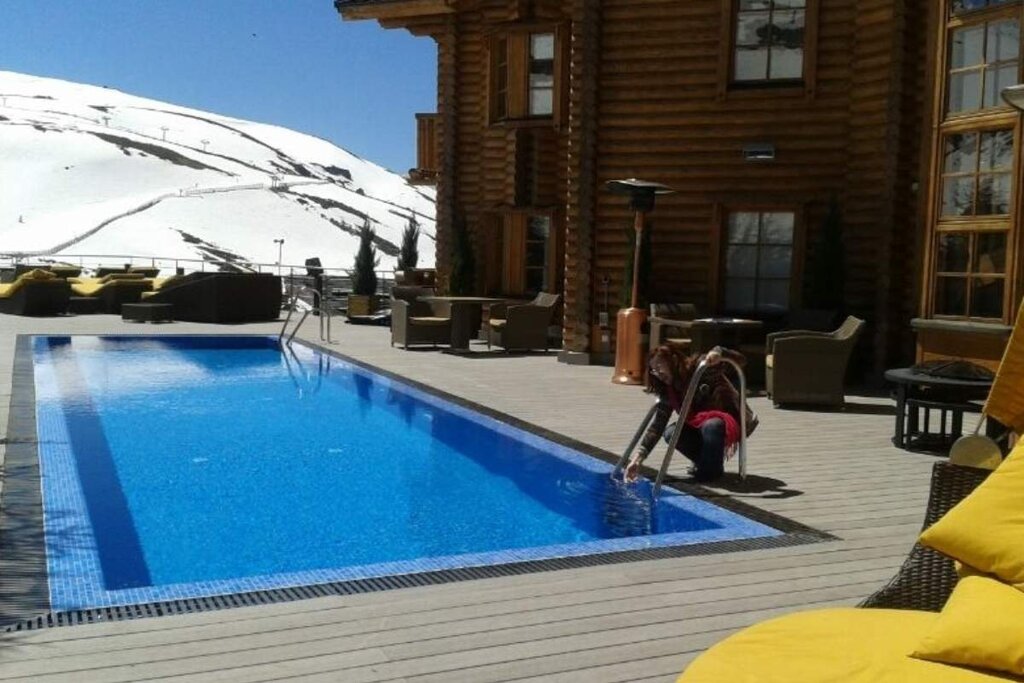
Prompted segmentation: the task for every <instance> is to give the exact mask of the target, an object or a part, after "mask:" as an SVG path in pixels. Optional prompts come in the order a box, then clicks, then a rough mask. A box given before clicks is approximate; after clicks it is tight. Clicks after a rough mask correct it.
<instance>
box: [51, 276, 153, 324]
mask: <svg viewBox="0 0 1024 683" xmlns="http://www.w3.org/2000/svg"><path fill="white" fill-rule="evenodd" d="M68 282H70V283H71V293H72V295H74V296H75V297H83V298H92V299H96V300H98V301H99V304H98V310H100V311H101V312H103V313H114V314H116V315H120V313H121V304H137V303H139V302H140V301H141V300H142V294H143V293H144V292H148V291H149V290H150V289H152V288H153V285H152V283H151V282H150V281H149V280H146V279H145V278H144V277H143V276H142V274H141V273H125V272H120V273H107V274H106V275H104V276H103V277H101V278H68Z"/></svg>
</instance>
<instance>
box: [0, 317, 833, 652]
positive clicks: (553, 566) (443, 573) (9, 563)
mask: <svg viewBox="0 0 1024 683" xmlns="http://www.w3.org/2000/svg"><path fill="white" fill-rule="evenodd" d="M35 336H53V335H18V337H17V342H16V345H15V359H14V368H15V372H14V381H13V385H12V395H11V405H10V419H9V428H8V444H9V445H8V453H7V463H6V465H5V469H6V473H7V476H6V479H5V485H4V490H3V497H2V499H0V503H2V505H0V628H2V629H3V630H4V631H7V632H11V631H23V630H34V629H39V628H48V627H54V626H70V625H76V624H84V623H98V622H107V621H117V620H121V619H135V618H142V617H150V616H163V615H168V614H183V613H190V612H200V611H208V610H216V609H226V608H232V607H241V606H251V605H262V604H271V603H278V602H290V601H294V600H301V599H308V598H314V597H323V596H328V595H350V594H356V593H369V592H378V591H383V590H391V589H396V588H409V587H414V586H427V585H436V584H442V583H451V582H456V581H465V580H470V579H483V578H496V577H501V576H514V575H521V574H529V573H537V572H545V571H556V570H561V569H577V568H583V567H591V566H598V565H605V564H619V563H628V562H638V561H644V560H654V559H665V558H675V557H686V556H694V555H711V554H720V553H729V552H742V551H746V550H758V549H768V548H779V547H786V546H794V545H804V544H809V543H817V542H824V541H832V540H838V539H837V537H835V536H833V535H831V534H828V533H825V532H822V531H819V530H817V529H813V528H811V527H809V526H806V525H804V524H800V523H799V522H795V521H793V520H791V519H788V518H786V517H782V516H780V515H777V514H774V513H771V512H767V511H765V510H762V509H761V508H758V507H755V506H753V505H750V504H748V503H745V502H743V501H740V500H737V499H735V498H733V497H731V496H728V495H722V494H720V493H717V492H714V491H711V490H709V489H707V488H705V487H703V486H700V485H697V484H694V483H691V482H688V481H686V480H680V479H676V478H671V477H670V478H668V479H666V480H665V485H666V486H668V487H670V488H672V489H674V490H676V491H679V492H681V493H684V494H688V495H692V496H694V497H695V498H698V499H700V500H703V501H706V502H709V503H711V504H713V505H716V506H718V507H720V508H722V509H725V510H727V511H730V512H733V513H736V514H738V515H742V516H743V517H746V518H747V519H750V520H752V521H754V522H759V523H761V524H765V525H767V526H769V527H772V528H774V529H776V530H777V531H779V532H781V533H780V534H779V535H776V536H768V537H759V538H747V539H738V540H729V541H711V542H704V543H698V544H692V545H681V546H670V547H658V548H645V549H639V550H619V551H611V552H600V553H595V554H592V555H582V556H572V557H560V558H551V559H539V560H524V561H516V562H509V563H503V564H495V565H489V566H477V567H463V568H454V569H442V570H432V571H424V572H417V573H408V574H397V575H392V576H385V577H377V578H365V579H348V580H341V581H334V582H328V583H319V584H313V585H308V586H298V587H286V588H273V589H266V590H256V591H249V592H243V593H232V594H224V595H215V596H209V597H198V598H183V599H175V600H166V601H160V602H148V603H140V604H133V605H124V606H110V607H96V608H89V609H81V610H71V611H65V612H53V611H51V610H50V604H49V590H48V584H47V563H46V553H45V543H44V534H43V511H42V495H41V485H40V478H39V457H38V436H37V431H36V412H35V409H36V406H35V384H34V369H33V356H32V339H33V337H35ZM58 336H63V337H68V336H70V337H74V336H89V337H95V336H116V337H139V338H151V337H154V336H159V337H253V338H267V336H268V335H265V334H181V335H177V334H171V335H152V334H137V335H132V334H127V335H126V334H115V335H91V334H90V335H58ZM296 341H300V342H301V344H302V345H303V346H305V347H307V348H310V349H312V350H313V351H315V352H319V353H324V354H327V355H330V356H332V357H334V358H337V359H338V360H340V361H343V362H345V363H349V364H351V365H353V366H356V367H358V368H360V369H362V370H364V371H367V372H372V373H374V374H377V375H380V376H382V377H384V378H386V379H388V380H390V381H393V382H398V383H400V384H404V385H407V386H409V387H411V388H413V389H415V390H418V391H422V392H424V393H427V394H429V395H431V396H433V397H436V398H437V399H439V400H442V401H447V402H449V403H451V404H453V405H456V406H458V407H461V408H464V409H467V410H472V411H475V412H477V413H480V414H481V415H483V416H485V417H488V418H491V419H493V420H496V421H498V422H500V423H503V424H506V425H508V426H510V427H512V428H514V429H520V430H522V431H524V432H526V433H527V434H531V435H535V436H537V437H539V438H542V439H546V440H549V441H551V442H553V443H555V444H557V445H559V446H562V447H565V448H569V449H572V450H575V451H578V452H579V453H582V454H584V455H587V456H590V457H593V458H596V459H598V460H600V461H603V462H606V463H609V464H612V465H614V464H615V463H616V462H617V461H618V456H616V455H614V454H612V453H610V452H608V451H605V450H603V449H600V448H597V447H596V446H592V445H590V444H586V443H583V442H581V441H578V440H576V439H573V438H571V437H567V436H565V435H562V434H559V433H557V432H553V431H551V430H548V429H545V428H543V427H540V426H538V425H534V424H531V423H529V422H526V421H524V420H521V419H519V418H516V417H514V416H512V415H508V414H507V413H502V412H500V411H497V410H493V409H491V408H488V407H486V406H482V405H479V404H477V403H474V402H473V401H469V400H467V399H464V398H461V397H459V396H455V395H453V394H450V393H448V392H445V391H442V390H440V389H437V388H436V387H431V386H429V385H426V384H423V383H421V382H417V381H415V380H411V379H409V378H407V377H404V376H402V375H400V374H397V373H393V372H390V371H388V370H385V369H383V368H379V367H377V366H374V365H372V364H369V363H365V362H363V361H359V360H357V359H354V358H351V357H349V356H346V355H345V354H342V353H340V352H338V351H336V350H334V349H330V348H326V347H323V346H319V345H317V344H314V343H309V342H306V341H302V340H296ZM12 446H13V447H14V448H13V449H12ZM12 450H13V459H12ZM644 474H645V476H647V477H649V478H652V479H653V477H654V476H656V474H657V472H656V471H655V470H653V469H651V468H649V467H644ZM12 483H13V484H12ZM9 496H10V497H9ZM12 500H14V501H15V505H14V507H13V509H14V510H15V511H16V512H12V508H11V507H10V506H9V505H8V504H9V503H10V502H11V501H12ZM26 550H28V551H29V552H26ZM11 576H15V577H18V579H19V580H17V581H13V582H12V581H9V580H7V578H6V577H11Z"/></svg>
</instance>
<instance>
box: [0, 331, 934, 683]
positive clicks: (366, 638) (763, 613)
mask: <svg viewBox="0 0 1024 683" xmlns="http://www.w3.org/2000/svg"><path fill="white" fill-rule="evenodd" d="M275 329H276V326H265V325H264V326H260V325H253V326H243V327H229V328H225V327H217V326H203V325H192V324H185V323H175V324H173V325H166V326H143V325H139V324H125V323H122V322H121V321H120V320H119V319H117V318H114V317H112V316H82V317H75V318H64V319H41V320H30V319H24V318H13V317H9V316H2V315H0V430H2V431H0V434H3V433H6V430H5V427H6V419H7V417H6V413H7V405H8V403H9V394H10V390H9V386H10V376H11V372H10V369H11V366H10V364H11V358H12V354H13V348H14V339H15V335H16V334H19V333H23V334H25V333H65V334H67V333H75V334H89V333H111V332H127V333H168V334H182V333H188V332H214V333H226V334H233V333H249V332H263V331H272V330H275ZM335 337H336V338H338V339H339V340H340V343H338V344H336V345H335V346H334V348H335V349H337V350H338V351H340V352H342V353H345V354H348V355H350V356H352V357H354V358H357V359H359V360H362V361H365V362H367V363H370V364H373V365H377V366H379V367H383V368H386V369H388V370H390V371H392V372H396V373H399V374H402V375H405V376H408V377H410V378H412V379H415V380H417V381H419V382H423V383H426V384H429V385H432V386H435V387H438V388H440V389H442V390H444V391H447V392H451V393H453V394H456V395H459V396H461V397H463V398H465V399H467V400H470V401H474V402H478V403H480V404H483V405H485V406H488V407H490V408H493V409H495V410H498V411H502V412H505V413H508V414H511V415H514V416H516V417H518V418H520V419H523V420H526V421H528V422H531V423H534V424H537V425H539V426H541V427H544V428H547V429H550V430H553V431H556V432H559V433H561V434H564V435H566V436H569V437H572V438H575V439H579V440H581V441H585V442H587V443H590V444H593V445H594V446H597V447H600V448H604V449H607V450H610V451H618V450H620V449H621V448H622V447H623V446H624V445H625V443H626V442H627V441H628V438H629V436H630V434H631V432H632V430H633V429H634V428H635V426H636V424H637V422H638V421H639V419H640V417H642V415H643V412H644V410H645V408H646V407H647V406H648V405H649V401H650V398H649V397H647V396H645V395H644V394H643V393H642V392H641V391H639V390H638V389H636V388H626V387H616V386H613V385H612V384H611V383H610V382H609V377H610V370H609V369H608V368H601V367H569V366H565V365H561V364H559V363H557V362H556V361H555V359H554V358H553V357H544V356H525V357H515V356H512V357H503V356H497V355H494V356H487V355H480V356H478V357H473V358H461V357H455V356H449V355H445V354H440V353H436V352H432V351H409V352H405V351H401V350H398V349H392V348H390V347H389V345H388V337H387V331H386V330H385V329H382V328H362V327H353V326H347V325H339V326H336V327H335ZM752 405H753V406H754V408H755V410H756V411H757V412H758V414H759V416H760V418H761V426H760V428H759V429H758V431H757V433H756V435H755V437H754V438H753V439H752V440H751V442H750V447H749V460H750V468H749V469H750V474H751V476H750V477H749V478H748V482H747V484H746V485H740V483H739V482H738V480H736V479H734V478H730V479H728V480H726V482H725V484H726V486H727V487H728V488H724V489H719V490H720V492H721V493H722V494H723V495H732V496H735V497H738V498H741V499H743V500H745V501H746V502H749V503H751V504H753V505H756V506H758V507H761V508H763V509H765V510H768V511H771V512H774V513H778V514H781V515H784V516H787V517H789V518H791V519H793V520H796V521H798V522H801V523H803V524H807V525H809V526H812V527H815V528H817V529H820V530H823V531H827V532H830V533H832V534H834V535H836V536H838V537H839V538H840V539H841V540H839V541H835V542H825V543H816V544H810V545H803V546H797V547H789V548H777V549H771V550H757V551H750V552H743V553H733V554H722V555H704V556H694V557H685V558H676V559H667V560H656V561H646V562H637V563H628V564H614V565H605V566H600V567H593V568H586V569H574V570H565V571H556V572H548V573H538V574H529V575H522V576H515V577H507V578H498V579H486V580H478V581H468V582H461V583H453V584H446V585H442V586H431V587H424V588H411V589H404V590H396V591H389V592H383V593H373V594H365V595H356V596H348V597H331V598H321V599H315V600H305V601H299V602H291V603H284V604H276V605H268V606H263V607H253V608H240V609H235V610H226V611H219V612H206V613H202V614H195V615H187V616H173V617H161V618H156V619H143V620H138V621H122V622H117V623H109V624H99V625H93V626H77V627H72V628H53V629H45V630H41V631H36V632H27V633H17V634H8V635H5V636H2V637H0V681H6V680H18V679H23V678H25V679H27V678H31V679H32V680H33V681H40V682H42V681H56V680H74V681H83V680H86V681H140V680H160V679H164V678H167V679H171V678H173V679H174V680H175V681H194V680H195V681H200V680H217V681H230V680H238V681H269V680H293V679H301V680H323V681H345V682H346V683H356V682H358V681H422V682H428V681H438V682H441V681H443V682H445V683H452V682H454V681H472V682H474V683H482V682H486V681H511V680H516V681H545V682H548V683H551V682H566V683H568V682H569V681H586V682H587V683H601V682H612V681H671V680H673V679H674V677H675V676H676V675H678V673H679V671H681V670H682V669H683V668H684V667H685V665H686V664H687V662H689V661H690V660H691V659H692V658H693V657H694V656H696V655H697V654H699V653H700V652H701V651H702V650H704V649H705V648H707V647H708V646H710V645H712V644H713V643H715V642H717V641H718V640H720V639H722V638H723V637H725V636H726V635H728V634H729V633H731V632H733V631H735V630H736V629H739V628H741V627H743V626H746V625H748V624H751V623H754V622H756V621H759V620H762V619H765V618H767V617H771V616H774V615H778V614H784V613H787V612H791V611H793V610H797V609H803V608H808V607H822V606H829V605H852V604H855V603H856V602H858V601H859V600H860V599H861V598H863V597H864V596H866V595H868V594H869V593H871V592H872V591H873V590H874V589H875V588H877V587H879V586H880V585H881V584H882V583H884V582H885V581H886V580H887V579H888V578H889V577H890V576H891V575H892V573H893V571H894V570H895V568H896V567H897V566H898V565H899V564H900V562H901V561H902V559H903V558H904V557H905V556H906V553H907V551H908V549H909V547H910V545H911V544H912V542H913V540H914V538H915V536H916V533H917V531H918V528H919V526H920V523H921V519H922V516H923V514H924V506H925V501H926V497H927V489H928V479H929V473H930V470H931V465H932V463H933V462H934V458H933V457H930V456H927V455H914V454H909V453H905V452H903V451H899V450H896V449H895V448H893V447H892V445H891V444H890V442H889V439H890V437H891V435H892V428H893V418H892V416H891V411H892V409H891V402H889V401H888V400H885V399H871V398H857V397H853V398H852V399H851V404H850V407H849V410H848V411H847V412H843V413H817V412H801V411H786V410H776V409H773V408H772V407H771V406H770V405H769V404H768V402H767V401H765V400H764V399H754V400H753V401H752ZM2 452H3V445H2V443H0V455H2ZM658 456H660V453H658ZM652 457H653V456H652ZM681 460H683V459H682V458H680V461H681ZM679 467H680V468H681V467H682V464H680V465H679ZM3 580H4V577H0V581H3Z"/></svg>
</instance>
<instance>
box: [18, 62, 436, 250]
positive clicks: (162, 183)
mask: <svg viewBox="0 0 1024 683" xmlns="http://www.w3.org/2000/svg"><path fill="white" fill-rule="evenodd" d="M0 178H2V182H0V255H12V254H14V255H26V256H33V257H37V258H47V259H49V258H56V257H66V258H67V260H69V261H72V262H75V263H77V262H78V260H79V259H78V257H80V256H81V255H89V256H91V257H93V256H98V257H100V258H89V259H87V262H96V261H100V262H102V261H103V259H102V257H103V256H110V257H115V256H123V255H137V256H150V257H161V258H171V259H202V260H206V261H211V260H225V259H226V260H230V261H237V262H239V263H242V264H244V263H275V262H276V261H277V258H278V245H277V244H275V243H274V240H275V239H281V238H283V239H284V240H285V242H284V245H283V259H282V261H283V262H284V263H285V264H298V265H301V264H302V263H303V262H304V261H305V259H306V258H309V257H311V256H318V257H320V259H321V261H322V262H323V263H324V265H325V266H328V267H345V268H347V267H350V266H351V264H352V260H353V257H354V255H355V252H356V247H357V242H358V240H357V238H356V237H355V233H356V231H357V230H358V228H359V226H361V225H362V224H363V221H364V220H365V219H366V218H369V220H370V222H371V224H372V225H373V226H374V227H375V228H376V230H377V236H378V244H377V247H378V251H379V252H380V254H381V265H380V267H381V269H390V268H392V267H393V266H394V264H395V257H396V256H397V254H398V247H399V245H400V244H401V236H402V231H403V230H404V228H405V226H406V224H407V223H408V221H409V218H410V217H414V218H415V220H416V221H417V222H418V223H419V225H420V227H421V238H420V244H419V252H420V266H421V267H423V266H430V265H432V264H433V261H434V190H433V188H430V187H423V186H413V185H410V184H409V183H407V182H406V181H405V179H403V178H402V177H401V176H398V175H396V174H394V173H391V172H390V171H388V170H386V169H384V168H382V167H380V166H377V165H376V164H373V163H370V162H368V161H366V160H364V159H360V158H359V157H357V156H355V155H353V154H350V153H349V152H346V151H345V150H343V149H341V148H339V147H336V146H334V145H333V144H331V143H329V142H326V141H324V140H321V139H319V138H315V137H312V136H310V135H305V134H302V133H297V132H294V131H291V130H287V129H284V128H280V127H277V126H271V125H266V124H260V123H253V122H250V121H242V120H239V119H232V118H228V117H224V116H218V115H216V114H209V113H206V112H202V111H197V110H194V109H186V108H183V107H177V106H174V105H169V104H164V103H162V102H157V101H155V100H148V99H144V98H140V97H134V96H132V95H126V94H124V93H121V92H118V91H116V90H110V89H107V88H101V87H95V86H88V85H79V84H75V83H68V82H66V81H59V80H54V79H48V78H36V77H32V76H25V75H22V74H16V73H12V72H8V71H0ZM114 262H115V263H118V262H120V261H119V260H115V261H114ZM182 265H184V266H186V267H188V269H189V270H191V269H194V268H198V267H199V264H198V263H194V264H185V263H182Z"/></svg>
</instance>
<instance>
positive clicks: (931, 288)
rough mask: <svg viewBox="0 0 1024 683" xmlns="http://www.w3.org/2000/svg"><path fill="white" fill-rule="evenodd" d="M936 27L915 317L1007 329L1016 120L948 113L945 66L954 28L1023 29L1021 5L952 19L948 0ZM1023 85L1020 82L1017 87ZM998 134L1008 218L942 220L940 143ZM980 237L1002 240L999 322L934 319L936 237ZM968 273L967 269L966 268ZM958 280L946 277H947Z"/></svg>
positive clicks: (1014, 228)
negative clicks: (1004, 143) (1003, 133)
mask: <svg viewBox="0 0 1024 683" xmlns="http://www.w3.org/2000/svg"><path fill="white" fill-rule="evenodd" d="M944 10H945V11H944V12H942V13H941V16H940V20H939V22H938V26H937V33H938V36H937V42H938V45H937V47H936V51H935V61H934V63H933V70H934V71H933V77H934V78H935V87H934V89H933V101H932V116H933V120H934V121H935V124H934V126H933V135H932V140H931V152H932V155H931V164H930V171H929V177H928V201H927V210H926V223H925V228H926V230H925V241H924V245H923V246H924V249H925V259H924V266H923V274H924V282H923V283H922V284H923V286H922V288H921V313H922V315H923V316H924V317H926V318H929V319H935V320H948V321H955V322H963V323H968V322H974V323H977V322H981V323H996V324H1000V323H1001V324H1010V323H1012V321H1013V317H1014V313H1015V310H1014V306H1013V303H1014V302H1016V301H1019V288H1020V285H1019V282H1020V275H1021V273H1020V268H1021V266H1022V264H1021V263H1020V259H1018V256H1017V250H1018V249H1019V245H1020V243H1021V230H1020V228H1019V227H1018V225H1017V222H1018V217H1019V216H1020V206H1021V195H1022V193H1021V186H1020V183H1021V179H1022V177H1024V176H1022V155H1021V142H1022V139H1021V134H1022V129H1021V118H1022V117H1021V114H1020V113H1019V112H1018V111H1017V110H1015V109H1013V108H1012V107H1010V106H1008V105H1002V106H996V107H990V108H988V109H977V110H973V111H969V112H957V113H949V112H948V102H949V87H950V82H949V81H950V71H951V70H950V62H951V57H952V54H951V53H952V39H953V32H954V31H955V30H957V29H960V28H965V27H969V26H976V25H984V24H988V23H991V22H993V21H999V20H1003V19H1017V20H1018V21H1019V22H1020V23H1021V27H1022V28H1024V2H1021V0H1013V1H1011V2H1008V3H1003V4H999V5H995V6H991V7H984V8H981V9H977V10H971V11H967V12H963V13H961V14H953V11H952V0H947V2H945V4H944ZM1018 64H1019V69H1020V70H1019V72H1018V73H1021V72H1024V41H1022V45H1021V46H1020V47H1019V48H1018ZM1022 82H1024V81H1022ZM999 129H1009V130H1010V131H1011V132H1012V134H1013V161H1012V163H1011V167H1010V168H1011V189H1010V201H1009V213H1008V214H1002V215H1000V214H993V215H981V216H943V214H942V211H943V202H944V185H943V179H944V177H945V172H944V171H945V163H946V159H945V144H946V138H947V137H948V136H949V135H951V134H957V133H984V132H988V131H993V130H999ZM986 232H1000V233H1003V234H1005V235H1006V265H1005V273H1004V277H1005V280H1004V282H1005V286H1004V289H1003V305H1002V316H1001V317H999V318H992V317H980V316H971V315H964V316H955V315H945V314H937V313H936V301H937V295H938V284H939V277H943V276H945V275H940V271H939V270H938V267H939V263H938V257H939V249H938V243H939V236H940V235H941V234H943V233H966V234H967V235H969V236H970V243H971V245H973V244H975V243H976V239H977V235H979V234H982V233H986ZM969 258H971V259H973V258H974V247H973V246H971V247H970V248H969ZM968 267H969V268H972V267H973V264H969V266H968ZM959 275H961V274H956V273H949V274H948V276H959ZM962 276H963V277H966V278H967V279H968V289H967V293H966V296H967V297H968V298H967V304H966V305H967V307H968V308H967V312H968V313H970V312H971V311H970V306H971V301H970V297H971V286H970V285H971V279H972V273H971V272H970V270H968V271H967V272H966V273H964V274H962Z"/></svg>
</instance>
